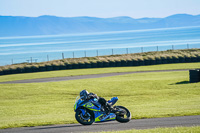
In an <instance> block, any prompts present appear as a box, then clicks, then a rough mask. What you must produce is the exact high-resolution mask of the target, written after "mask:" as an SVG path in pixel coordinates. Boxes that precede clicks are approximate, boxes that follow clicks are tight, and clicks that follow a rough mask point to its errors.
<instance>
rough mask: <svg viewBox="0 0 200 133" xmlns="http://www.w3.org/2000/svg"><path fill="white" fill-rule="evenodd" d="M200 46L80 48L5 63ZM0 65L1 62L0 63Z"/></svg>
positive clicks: (198, 45) (9, 60) (196, 46)
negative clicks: (78, 49)
mask: <svg viewBox="0 0 200 133" xmlns="http://www.w3.org/2000/svg"><path fill="white" fill-rule="evenodd" d="M191 48H200V43H199V44H181V45H162V46H158V45H154V46H142V47H129V48H109V49H97V50H80V51H65V52H54V53H42V54H39V55H37V56H36V55H34V54H33V56H32V55H30V56H29V57H23V58H22V57H19V58H17V57H16V58H12V59H8V60H7V63H6V65H9V64H17V63H25V62H26V63H36V62H45V61H51V60H58V59H64V58H80V57H95V56H104V55H117V54H131V53H142V52H150V51H165V50H178V49H191ZM0 65H1V64H0Z"/></svg>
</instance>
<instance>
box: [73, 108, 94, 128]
mask: <svg viewBox="0 0 200 133" xmlns="http://www.w3.org/2000/svg"><path fill="white" fill-rule="evenodd" d="M75 118H76V120H77V121H78V122H79V123H80V124H82V125H91V124H92V123H93V122H94V115H93V112H92V111H90V110H87V109H86V113H85V115H83V113H82V111H81V110H77V111H76V114H75Z"/></svg>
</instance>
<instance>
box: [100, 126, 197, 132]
mask: <svg viewBox="0 0 200 133" xmlns="http://www.w3.org/2000/svg"><path fill="white" fill-rule="evenodd" d="M199 132H200V126H194V127H174V128H156V129H145V130H136V129H133V130H123V131H109V132H99V133H199Z"/></svg>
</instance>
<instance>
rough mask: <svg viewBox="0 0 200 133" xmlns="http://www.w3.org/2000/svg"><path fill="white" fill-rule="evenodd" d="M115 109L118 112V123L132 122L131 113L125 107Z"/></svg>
mask: <svg viewBox="0 0 200 133" xmlns="http://www.w3.org/2000/svg"><path fill="white" fill-rule="evenodd" d="M114 108H115V109H116V110H117V112H116V120H117V121H118V122H121V123H126V122H129V121H130V120H131V112H130V111H129V110H128V109H127V108H125V107H123V106H115V107H114Z"/></svg>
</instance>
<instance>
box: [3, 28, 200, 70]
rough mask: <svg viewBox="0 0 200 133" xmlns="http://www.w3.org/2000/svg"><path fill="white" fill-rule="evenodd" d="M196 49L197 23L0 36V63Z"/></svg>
mask: <svg viewBox="0 0 200 133" xmlns="http://www.w3.org/2000/svg"><path fill="white" fill-rule="evenodd" d="M186 48H200V26H199V27H181V28H163V29H148V30H131V31H130V30H129V31H114V32H101V33H85V34H67V35H45V36H44V35H43V36H19V37H0V66H3V65H9V64H13V63H14V64H15V63H22V62H43V61H49V60H56V59H62V58H78V57H85V56H86V57H91V56H101V55H112V54H126V53H140V52H147V51H162V50H168V49H186Z"/></svg>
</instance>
